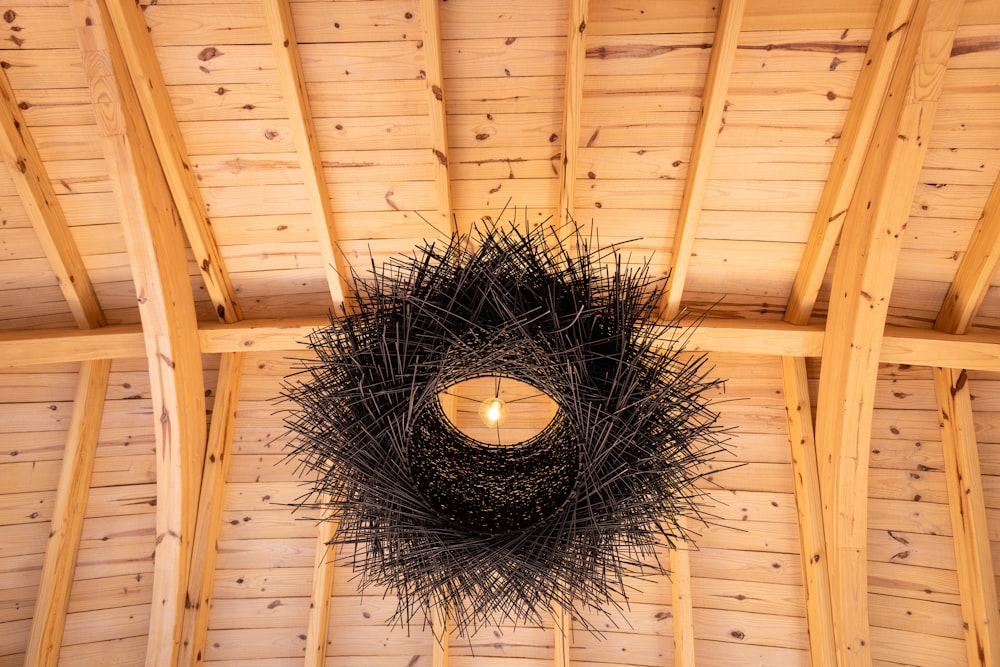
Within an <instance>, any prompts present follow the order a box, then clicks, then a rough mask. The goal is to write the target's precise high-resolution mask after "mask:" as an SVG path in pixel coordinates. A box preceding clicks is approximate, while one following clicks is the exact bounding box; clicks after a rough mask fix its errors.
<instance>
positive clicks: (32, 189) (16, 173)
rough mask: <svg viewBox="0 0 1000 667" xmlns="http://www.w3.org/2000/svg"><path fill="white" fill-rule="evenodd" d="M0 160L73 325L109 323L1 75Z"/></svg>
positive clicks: (85, 327) (38, 156) (34, 148)
mask: <svg viewBox="0 0 1000 667" xmlns="http://www.w3.org/2000/svg"><path fill="white" fill-rule="evenodd" d="M0 155H2V157H3V160H4V162H6V163H7V165H8V167H9V169H8V171H9V172H10V176H11V179H12V180H13V181H14V186H15V187H16V188H17V192H18V194H19V195H20V197H21V203H22V204H23V205H24V207H25V209H26V210H27V213H28V217H29V218H30V219H31V224H32V227H34V229H35V234H36V236H37V237H38V240H39V242H40V243H41V245H42V249H43V250H44V251H45V257H46V258H47V259H48V260H49V265H50V266H51V267H52V272H53V273H55V275H56V280H58V281H59V289H61V290H62V293H63V296H64V297H65V299H66V303H67V304H69V309H70V312H72V313H73V319H74V320H76V324H77V326H79V327H80V328H81V329H93V328H96V327H101V326H104V325H105V324H106V323H107V322H106V321H105V319H104V313H103V312H102V311H101V305H100V303H98V300H97V293H96V292H95V291H94V285H93V284H92V283H91V281H90V275H89V274H88V273H87V269H86V267H85V266H84V264H83V257H81V256H80V250H79V249H78V248H77V245H76V241H75V240H74V239H73V235H72V234H71V233H70V230H69V223H68V222H67V221H66V215H65V213H64V212H63V209H62V206H60V204H59V200H58V199H57V198H56V193H55V190H54V189H53V188H52V182H51V181H50V180H49V176H48V173H47V172H46V169H45V165H44V164H43V163H42V158H41V156H40V155H39V154H38V149H37V148H36V147H35V142H34V140H33V139H32V137H31V132H30V131H29V129H28V125H27V123H26V122H25V121H24V115H23V114H22V113H21V109H20V108H19V107H18V106H17V100H16V99H15V97H14V91H13V89H11V87H10V82H9V81H8V80H7V75H6V74H4V72H3V71H2V70H0Z"/></svg>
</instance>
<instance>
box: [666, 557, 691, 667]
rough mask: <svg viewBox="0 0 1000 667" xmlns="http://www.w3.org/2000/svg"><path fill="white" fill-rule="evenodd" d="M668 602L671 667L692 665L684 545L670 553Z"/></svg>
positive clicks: (688, 580) (687, 559)
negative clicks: (671, 646)
mask: <svg viewBox="0 0 1000 667" xmlns="http://www.w3.org/2000/svg"><path fill="white" fill-rule="evenodd" d="M670 598H671V607H670V609H671V612H672V613H673V630H674V665H676V666H677V667H691V666H693V665H695V664H696V663H695V655H694V599H693V596H692V593H691V553H690V551H689V550H688V547H687V546H686V545H680V548H678V549H671V550H670Z"/></svg>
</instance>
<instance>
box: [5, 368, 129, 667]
mask: <svg viewBox="0 0 1000 667" xmlns="http://www.w3.org/2000/svg"><path fill="white" fill-rule="evenodd" d="M110 372H111V361H110V360H107V359H105V360H101V361H85V362H83V363H82V364H81V365H80V378H79V380H78V383H77V389H76V397H75V398H74V400H73V416H72V418H71V421H70V425H69V431H68V433H67V435H66V451H65V453H64V454H63V462H62V468H61V470H60V474H59V486H58V487H57V490H56V502H55V506H54V507H53V509H52V522H51V525H52V527H51V528H50V529H49V541H48V544H47V545H46V547H45V561H44V563H43V565H42V576H41V579H40V580H39V583H38V597H37V598H36V600H35V613H34V616H33V617H32V619H31V632H30V634H29V635H28V648H27V652H26V654H25V661H24V664H26V665H38V666H47V665H51V666H53V667H54V666H55V665H57V664H58V663H59V649H60V647H61V646H62V637H63V628H64V627H65V624H66V610H67V608H68V606H69V596H70V590H71V587H72V584H73V572H74V570H75V569H76V551H77V548H78V547H79V546H80V535H81V534H82V533H83V519H84V514H85V510H86V508H87V497H88V495H89V493H90V477H91V473H92V472H93V470H94V457H95V456H96V454H97V440H98V436H99V435H100V432H101V419H102V417H103V415H104V397H105V395H106V394H107V391H108V377H109V374H110Z"/></svg>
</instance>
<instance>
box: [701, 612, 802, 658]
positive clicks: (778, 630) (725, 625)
mask: <svg viewBox="0 0 1000 667" xmlns="http://www.w3.org/2000/svg"><path fill="white" fill-rule="evenodd" d="M694 630H695V638H696V639H701V640H710V641H717V642H726V643H729V644H730V649H731V656H732V658H733V659H738V658H739V657H741V656H743V655H744V651H745V650H746V647H748V646H769V647H777V648H789V649H798V650H805V649H807V648H808V647H809V640H808V632H807V630H806V624H805V619H804V618H802V617H801V616H778V615H774V614H763V613H756V612H751V611H733V610H726V609H705V608H698V607H695V610H694ZM750 650H751V651H752V650H753V649H750Z"/></svg>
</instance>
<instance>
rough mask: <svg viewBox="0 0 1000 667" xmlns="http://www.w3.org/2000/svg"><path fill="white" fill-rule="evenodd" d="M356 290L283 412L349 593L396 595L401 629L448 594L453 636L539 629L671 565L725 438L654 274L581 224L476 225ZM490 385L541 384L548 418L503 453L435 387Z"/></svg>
mask: <svg viewBox="0 0 1000 667" xmlns="http://www.w3.org/2000/svg"><path fill="white" fill-rule="evenodd" d="M353 292H354V294H353V295H352V296H353V300H354V308H353V309H352V312H351V313H350V314H349V315H346V316H343V317H340V318H338V319H334V320H332V322H331V324H330V326H328V327H325V328H322V329H319V330H317V331H315V332H313V334H312V335H311V336H310V338H309V341H308V342H309V346H310V347H311V348H312V349H313V350H314V351H315V353H316V358H315V359H310V360H307V361H303V369H302V370H301V372H300V373H298V374H296V375H293V376H290V377H289V378H287V379H286V383H285V386H284V392H283V393H284V395H285V396H286V397H287V398H289V399H291V400H292V401H294V402H295V403H296V404H297V408H295V409H293V410H292V411H291V412H290V414H289V416H288V417H287V419H286V422H287V425H288V426H289V428H290V430H291V431H292V432H293V433H294V437H293V439H292V441H291V446H292V448H293V450H294V454H295V455H297V456H298V457H300V458H301V459H302V461H303V462H304V464H305V466H306V467H307V468H308V469H312V470H315V471H318V473H319V479H318V481H317V482H316V483H315V486H314V489H313V491H314V493H313V494H312V495H311V496H310V497H309V498H307V499H306V500H304V501H303V502H302V503H301V506H303V507H315V506H317V505H318V504H322V505H323V506H324V507H329V509H330V510H331V512H330V517H331V519H332V520H336V521H337V522H338V525H337V531H336V536H335V537H334V543H335V544H342V545H350V546H351V547H352V550H351V551H350V554H349V555H350V556H351V557H352V558H353V563H354V566H355V568H356V570H357V571H358V573H359V578H360V584H359V585H360V588H361V589H364V588H366V587H368V586H383V585H384V586H388V588H389V589H390V590H391V591H394V592H395V593H396V594H398V597H399V606H398V608H397V612H396V616H395V617H394V620H395V621H396V622H400V623H409V622H410V621H411V620H412V619H413V617H414V615H415V614H416V613H417V611H419V610H421V609H426V607H427V606H428V605H432V604H444V605H447V606H448V611H449V614H450V617H451V618H452V620H453V622H454V626H455V628H457V631H458V632H459V633H465V632H466V631H469V630H475V629H477V628H478V627H480V626H482V625H485V624H499V623H500V622H502V621H505V620H509V621H512V622H514V623H516V624H523V623H532V624H540V623H541V622H542V618H543V613H547V611H548V610H549V609H550V608H551V605H552V604H553V603H554V602H556V603H558V604H560V605H562V606H563V607H564V608H566V609H572V608H574V604H578V605H584V606H588V607H594V608H599V609H604V610H608V609H610V608H612V607H614V608H618V607H619V605H620V604H621V601H622V600H623V599H626V594H627V590H628V588H627V585H626V580H627V579H628V578H629V577H641V576H643V575H645V574H649V573H662V572H664V571H665V570H664V567H663V566H662V565H661V564H660V563H659V561H658V560H657V559H656V558H655V553H654V546H655V545H657V544H658V543H663V542H664V541H665V542H666V543H668V544H673V543H674V541H675V540H676V539H677V538H678V537H680V536H681V532H680V529H679V528H678V523H677V521H678V518H679V517H681V516H690V515H697V514H698V505H697V495H698V493H697V491H696V490H694V489H693V486H692V483H693V481H694V478H696V477H697V473H696V472H695V471H694V469H695V467H696V466H697V464H699V463H700V462H701V461H703V460H704V459H705V457H706V456H708V455H710V454H711V453H714V452H716V451H718V450H719V447H720V440H721V438H720V430H719V428H718V427H717V426H716V425H715V421H716V415H715V413H714V412H712V411H711V410H710V409H709V408H708V404H707V399H706V398H705V396H704V392H705V390H706V389H708V388H709V387H712V386H714V385H715V384H717V382H718V381H717V380H713V379H708V378H707V375H706V373H705V369H704V361H705V360H704V358H703V357H691V356H690V355H687V354H686V353H683V352H682V348H683V341H684V339H685V332H686V330H685V329H683V328H681V327H680V326H679V325H678V323H677V322H671V323H668V324H662V323H657V322H656V319H655V316H656V309H657V304H658V302H659V299H660V295H661V293H662V281H659V280H656V279H653V278H651V277H650V276H649V274H648V267H647V266H642V267H640V268H638V269H628V268H626V267H624V266H623V265H622V261H621V258H620V257H619V255H618V253H617V251H616V250H615V249H614V248H613V247H611V248H598V249H590V248H589V247H588V243H587V240H586V239H584V238H583V237H582V236H581V234H580V233H579V230H578V229H576V228H573V229H571V230H570V231H569V232H568V233H565V234H560V233H559V232H557V231H555V230H552V228H550V227H547V226H540V227H537V228H536V229H535V230H533V231H521V230H519V229H518V228H516V227H515V226H513V225H498V224H494V223H491V222H487V223H485V224H484V225H483V226H482V227H480V228H474V229H473V231H472V233H471V234H469V235H463V236H457V237H454V238H452V239H451V241H450V243H448V244H442V245H441V246H440V247H439V245H437V244H425V245H424V246H422V247H420V248H418V249H417V252H416V253H415V254H414V256H413V257H409V258H400V259H396V260H393V261H391V262H389V263H387V264H385V265H383V266H382V267H381V268H380V269H378V270H375V269H374V268H373V271H372V273H371V274H370V275H366V276H361V275H358V274H355V275H354V276H353ZM480 376H500V377H506V378H512V379H515V380H519V381H521V382H525V383H527V384H530V385H533V386H534V387H537V388H538V389H539V390H540V391H542V392H544V393H545V394H547V395H548V396H549V397H550V398H552V399H553V400H554V401H555V403H556V404H557V406H558V414H557V416H556V417H555V418H554V419H553V420H552V421H551V423H550V424H549V425H548V426H547V427H546V428H545V429H543V430H542V431H541V432H540V433H539V434H538V435H537V436H535V437H534V438H532V439H531V440H529V441H527V442H524V443H520V444H518V445H516V446H513V447H496V446H490V445H486V444H485V443H480V442H477V441H475V440H472V439H471V438H469V437H468V436H466V435H464V434H462V433H461V432H460V431H459V430H458V429H457V428H456V427H455V426H454V425H453V424H452V423H451V422H450V421H449V420H448V418H447V417H446V416H445V414H444V412H443V411H442V409H441V406H440V404H439V402H438V400H437V396H438V394H439V393H441V392H442V391H444V390H446V389H448V388H449V387H451V386H453V385H455V384H456V383H458V382H461V381H463V380H466V379H470V378H473V377H480ZM327 499H332V500H327Z"/></svg>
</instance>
